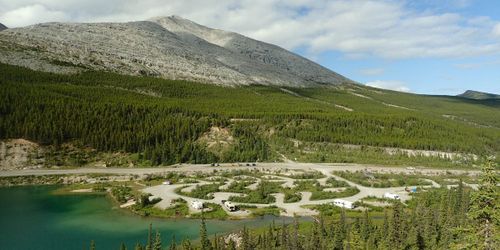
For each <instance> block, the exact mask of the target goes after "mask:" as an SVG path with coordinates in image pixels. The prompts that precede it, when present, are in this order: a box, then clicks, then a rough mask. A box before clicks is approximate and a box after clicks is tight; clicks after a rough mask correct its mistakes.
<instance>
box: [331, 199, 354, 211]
mask: <svg viewBox="0 0 500 250" xmlns="http://www.w3.org/2000/svg"><path fill="white" fill-rule="evenodd" d="M333 205H335V206H337V207H341V208H347V209H354V203H353V202H350V201H346V200H342V199H335V200H333Z"/></svg>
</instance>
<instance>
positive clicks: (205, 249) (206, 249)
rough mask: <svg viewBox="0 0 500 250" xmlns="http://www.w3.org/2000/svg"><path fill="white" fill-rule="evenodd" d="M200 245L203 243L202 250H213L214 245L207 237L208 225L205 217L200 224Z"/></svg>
mask: <svg viewBox="0 0 500 250" xmlns="http://www.w3.org/2000/svg"><path fill="white" fill-rule="evenodd" d="M200 243H201V250H210V249H212V244H211V243H210V239H208V235H207V225H206V223H205V217H204V216H203V215H202V217H201V224H200Z"/></svg>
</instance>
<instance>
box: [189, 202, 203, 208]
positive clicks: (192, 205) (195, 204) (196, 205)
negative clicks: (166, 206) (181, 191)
mask: <svg viewBox="0 0 500 250" xmlns="http://www.w3.org/2000/svg"><path fill="white" fill-rule="evenodd" d="M191 207H192V208H194V209H198V210H201V209H203V202H201V201H191Z"/></svg>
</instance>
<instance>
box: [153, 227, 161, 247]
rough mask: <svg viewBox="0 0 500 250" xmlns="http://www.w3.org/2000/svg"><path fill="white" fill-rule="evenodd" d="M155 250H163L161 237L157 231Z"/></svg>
mask: <svg viewBox="0 0 500 250" xmlns="http://www.w3.org/2000/svg"><path fill="white" fill-rule="evenodd" d="M153 250H161V235H160V232H158V231H156V234H155V240H154V242H153Z"/></svg>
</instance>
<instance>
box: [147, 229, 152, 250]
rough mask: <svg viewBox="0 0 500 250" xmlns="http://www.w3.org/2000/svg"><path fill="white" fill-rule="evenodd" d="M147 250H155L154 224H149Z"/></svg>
mask: <svg viewBox="0 0 500 250" xmlns="http://www.w3.org/2000/svg"><path fill="white" fill-rule="evenodd" d="M146 250H153V224H152V223H149V229H148V242H147V243H146Z"/></svg>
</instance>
